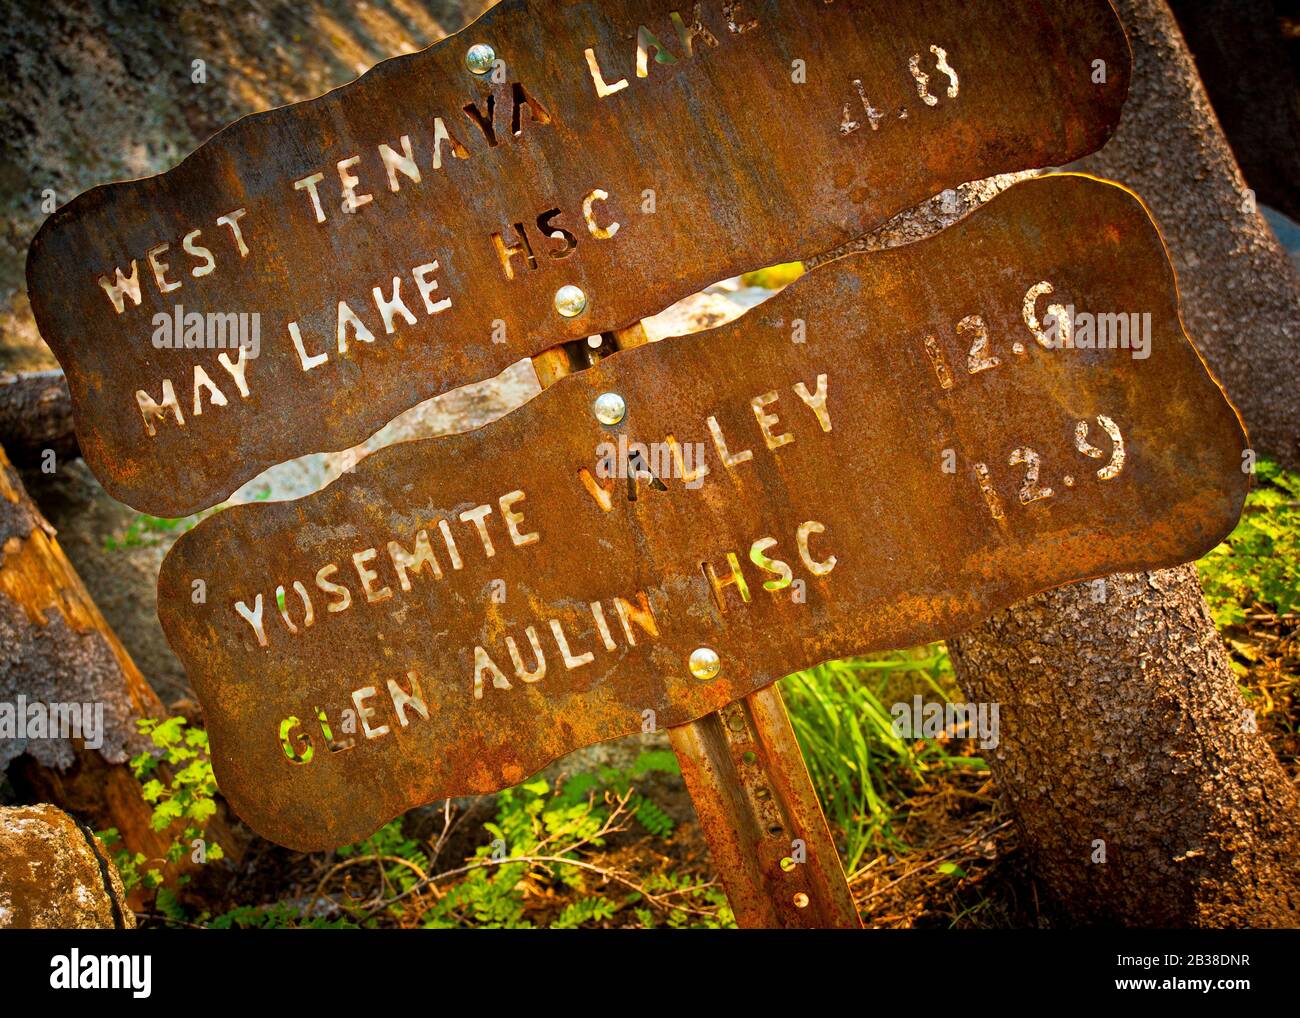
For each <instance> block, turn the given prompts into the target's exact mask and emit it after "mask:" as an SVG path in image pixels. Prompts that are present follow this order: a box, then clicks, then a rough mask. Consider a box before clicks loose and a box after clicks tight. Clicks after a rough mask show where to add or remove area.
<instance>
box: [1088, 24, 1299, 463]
mask: <svg viewBox="0 0 1300 1018" xmlns="http://www.w3.org/2000/svg"><path fill="white" fill-rule="evenodd" d="M1113 2H1114V4H1115V9H1116V10H1117V11H1118V12H1119V15H1120V18H1121V20H1122V21H1123V22H1124V27H1125V28H1126V29H1127V30H1128V35H1129V41H1130V43H1131V44H1132V47H1133V83H1132V88H1131V91H1130V92H1129V98H1128V102H1127V103H1126V104H1125V107H1124V115H1123V117H1122V118H1121V120H1120V124H1119V129H1118V130H1117V131H1116V133H1115V136H1114V137H1113V138H1112V139H1111V140H1110V141H1109V142H1108V143H1107V144H1106V146H1105V147H1104V148H1103V149H1102V150H1101V151H1100V152H1097V153H1095V154H1094V155H1091V156H1088V157H1087V158H1085V159H1083V160H1081V161H1080V162H1079V163H1077V164H1076V166H1075V168H1077V169H1081V170H1086V171H1087V172H1089V173H1094V174H1096V175H1097V176H1100V177H1107V178H1110V179H1112V180H1117V181H1119V182H1120V183H1122V184H1124V185H1126V186H1127V187H1130V188H1132V189H1133V190H1134V191H1136V192H1137V193H1138V194H1139V195H1140V196H1141V197H1142V200H1143V201H1145V202H1146V203H1147V205H1148V207H1149V208H1150V210H1151V213H1152V215H1153V216H1154V218H1155V220H1156V222H1157V223H1158V224H1159V226H1160V231H1161V233H1162V234H1163V235H1164V238H1165V244H1166V245H1168V247H1169V253H1170V255H1171V256H1172V258H1173V262H1174V268H1175V269H1176V270H1177V272H1178V285H1179V290H1180V291H1181V294H1182V310H1183V320H1184V322H1185V323H1186V324H1187V331H1188V333H1189V334H1190V335H1191V337H1192V340H1193V342H1195V343H1196V346H1197V349H1199V350H1200V352H1201V355H1202V356H1203V357H1204V358H1205V360H1206V362H1207V363H1208V364H1209V365H1210V367H1211V368H1212V369H1213V370H1214V373H1215V375H1216V376H1217V377H1218V379H1219V381H1220V382H1221V383H1222V384H1223V387H1224V389H1226V390H1227V393H1228V395H1229V396H1230V397H1231V398H1232V401H1233V403H1234V404H1235V405H1236V407H1237V409H1238V410H1240V411H1241V416H1242V418H1243V420H1244V421H1245V422H1246V426H1247V428H1248V429H1249V432H1250V437H1251V443H1252V446H1253V447H1254V448H1255V449H1257V450H1259V451H1260V452H1262V453H1264V454H1266V455H1269V456H1271V457H1273V458H1275V459H1277V460H1279V461H1280V462H1282V463H1283V464H1285V465H1287V466H1289V467H1291V468H1292V469H1296V468H1300V358H1297V356H1296V350H1297V347H1298V346H1300V277H1298V276H1297V273H1296V268H1295V265H1294V263H1293V262H1292V261H1291V259H1290V258H1289V257H1287V254H1286V252H1285V251H1284V250H1283V249H1282V247H1281V245H1280V244H1278V242H1277V238H1276V237H1275V236H1274V235H1273V231H1272V230H1271V229H1270V228H1269V226H1268V223H1267V222H1266V221H1265V220H1264V217H1263V216H1262V215H1260V214H1259V213H1258V212H1257V211H1255V210H1254V209H1253V207H1251V206H1250V204H1249V202H1248V200H1247V185H1246V181H1245V180H1244V179H1243V177H1242V175H1241V170H1240V169H1239V168H1238V166H1237V163H1236V160H1235V159H1234V158H1233V154H1232V149H1231V148H1230V147H1229V146H1228V142H1227V140H1226V139H1225V138H1224V136H1223V132H1222V131H1221V130H1220V128H1219V123H1218V121H1217V120H1216V119H1215V116H1214V111H1213V109H1212V108H1211V107H1210V102H1209V99H1208V98H1207V97H1206V94H1205V89H1204V87H1203V86H1202V85H1201V80H1200V78H1199V77H1198V76H1197V73H1196V64H1195V63H1194V62H1193V60H1192V56H1191V54H1190V53H1189V52H1188V51H1187V47H1186V46H1185V45H1184V43H1183V38H1182V35H1181V34H1180V33H1179V30H1178V24H1177V22H1176V21H1175V20H1174V17H1173V14H1172V13H1171V12H1170V10H1169V7H1168V6H1167V5H1166V4H1165V2H1164V0H1113ZM1292 101H1294V97H1293V98H1292ZM1291 186H1292V187H1293V188H1294V187H1296V181H1294V180H1293V181H1292V182H1291ZM1107 310H1116V311H1119V310H1130V309H1120V308H1115V309H1107ZM1132 310H1136V309H1132Z"/></svg>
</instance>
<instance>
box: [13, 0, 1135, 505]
mask: <svg viewBox="0 0 1300 1018" xmlns="http://www.w3.org/2000/svg"><path fill="white" fill-rule="evenodd" d="M1129 60H1130V58H1129V50H1128V44H1127V40H1126V39H1125V37H1124V34H1123V30H1122V29H1121V27H1120V24H1119V22H1118V20H1117V18H1116V17H1115V14H1114V12H1113V10H1112V9H1111V7H1110V4H1109V3H1108V2H1106V0H1040V2H1037V3H1034V4H1025V3H1023V2H1021V0H982V2H981V3H979V4H932V5H924V6H922V5H915V4H899V3H897V2H895V0H836V2H834V3H824V2H820V0H804V2H794V3H792V2H788V0H786V2H778V0H743V2H735V0H725V2H724V0H703V2H694V3H686V2H681V0H639V2H632V0H603V2H600V3H589V2H577V0H505V2H503V3H500V4H498V5H497V6H495V7H494V8H492V9H491V10H490V11H488V12H487V13H486V14H485V15H484V16H483V17H482V18H481V19H480V20H479V21H477V22H476V23H475V24H474V25H472V26H471V27H470V28H469V29H467V30H466V31H465V32H462V33H460V34H459V35H457V36H455V37H453V38H450V39H447V40H444V41H443V42H441V43H439V44H437V45H435V46H432V47H430V48H429V49H427V50H424V51H422V52H419V53H413V54H409V55H405V56H401V57H396V58H394V59H391V60H388V61H385V62H383V63H381V64H378V65H377V66H375V67H374V68H372V69H371V70H370V71H369V72H367V73H366V74H365V75H363V76H362V77H361V78H359V79H358V80H357V81H355V82H353V83H351V84H349V85H347V86H344V87H342V88H339V89H336V90H334V91H332V92H330V93H328V94H327V95H324V96H321V97H319V98H317V99H314V100H311V101H309V102H304V103H299V104H296V105H293V106H288V107H285V108H282V109H277V110H271V111H269V112H265V113H261V114H257V115H254V116H250V117H246V118H244V119H243V120H240V121H239V122H237V123H235V124H233V125H231V126H230V127H228V128H227V129H226V130H224V131H222V132H221V133H219V134H218V135H216V136H215V137H214V138H212V139H211V140H210V141H208V142H207V143H206V144H205V145H203V146H202V147H201V148H199V149H198V150H197V151H196V152H194V153H193V154H192V155H190V156H189V157H188V158H187V159H185V160H184V161H183V162H182V163H181V164H180V165H178V166H177V167H175V168H174V169H172V170H170V171H168V172H167V173H163V174H161V175H159V176H155V177H150V178H147V179H143V180H136V181H129V182H123V183H115V184H110V185H107V186H103V187H98V188H95V189H93V190H91V191H89V192H87V193H86V194H83V195H81V196H80V197H78V198H76V199H74V200H73V201H72V202H70V203H69V204H68V205H67V206H65V207H63V208H61V209H59V210H58V211H57V212H55V213H54V214H53V215H52V216H51V217H50V218H49V220H48V221H47V222H46V223H45V224H44V226H43V228H42V229H41V231H40V232H39V234H38V235H37V237H36V239H35V240H34V242H33V244H32V248H31V252H30V255H29V258H28V265H27V279H28V290H29V293H30V297H31V302H32V308H33V311H34V314H35V316H36V320H37V323H38V325H39V327H40V330H41V333H42V335H43V336H44V338H45V339H46V341H47V342H48V343H49V345H50V347H51V348H52V349H53V351H54V352H55V354H56V355H57V356H58V358H59V361H60V363H61V364H62V365H63V367H64V369H65V371H66V373H67V377H68V383H69V387H70V390H71V395H72V400H73V405H74V410H75V414H76V419H77V422H78V425H79V427H78V434H79V438H80V443H81V449H82V451H83V453H84V455H85V459H86V462H87V463H88V464H89V465H90V466H91V468H92V469H93V470H94V471H95V473H96V475H97V476H98V477H99V478H100V479H101V480H102V481H103V483H104V485H105V487H106V488H107V489H108V491H109V492H110V493H111V494H113V495H114V496H115V497H116V498H119V499H121V500H122V501H124V502H126V503H128V504H130V505H132V506H134V507H135V508H137V509H140V510H142V511H145V512H149V513H152V514H155V515H162V516H177V515H183V514H186V513H190V512H193V511H196V510H199V509H203V508H207V507H209V506H212V505H215V504H216V503H218V502H220V501H221V500H222V499H223V498H224V497H226V496H227V495H229V494H230V493H231V492H232V491H234V490H235V489H236V488H237V487H238V486H239V485H240V484H241V483H242V482H244V481H246V480H249V479H250V478H252V477H254V476H255V475H256V474H258V473H259V472H261V471H262V470H263V469H264V468H266V467H268V466H271V465H273V464H275V463H279V462H283V461H285V460H288V459H292V458H294V457H296V456H299V455H302V454H304V453H310V452H320V451H327V450H341V449H346V448H351V447H353V446H355V445H357V444H359V443H361V442H363V441H364V440H365V439H366V438H368V437H369V436H370V435H371V434H372V433H374V432H375V431H377V430H378V429H380V428H381V427H383V426H384V425H385V424H387V423H388V421H389V420H391V419H392V418H394V417H395V416H397V415H398V414H399V413H401V412H402V411H404V410H406V409H408V408H410V407H411V406H413V405H415V404H416V403H418V402H420V401H422V400H424V399H427V398H429V397H431V396H434V395H437V394H438V393H440V392H444V391H447V390H449V389H452V388H454V387H456V386H459V385H463V384H465V383H468V382H472V381H476V380H481V379H485V378H489V377H492V376H494V375H496V374H498V373H499V372H501V371H503V370H504V369H505V368H507V367H508V366H510V365H511V364H513V363H515V362H517V361H518V360H520V359H521V358H523V357H529V356H535V355H537V354H539V353H541V352H542V351H544V350H546V349H549V348H552V347H554V346H556V345H557V344H558V343H560V342H563V341H565V340H575V339H581V338H585V337H586V336H589V335H593V334H598V333H604V332H610V331H613V330H617V329H620V328H626V327H628V326H630V324H631V323H633V322H635V321H636V320H638V319H640V318H642V317H644V316H646V315H648V314H653V313H657V312H659V311H661V310H662V309H663V308H665V307H667V306H669V305H670V304H672V303H673V302H675V301H676V300H679V299H681V298H683V297H685V296H688V295H689V294H691V293H694V292H696V291H698V290H700V289H702V288H703V287H704V286H707V285H709V284H711V283H713V282H715V281H716V280H718V279H721V278H725V277H727V276H730V275H734V274H736V273H738V272H741V271H745V270H749V269H754V268H759V267H762V266H764V265H770V264H772V263H775V262H779V261H785V260H788V259H789V258H791V257H792V256H802V257H809V256H812V255H814V254H817V253H820V252H822V251H825V250H829V249H831V248H833V247H836V246H838V245H839V244H841V243H843V242H846V241H849V240H851V239H853V238H855V237H857V236H859V235H860V234H862V233H863V232H865V231H867V230H869V229H871V228H873V227H875V226H877V225H879V224H880V223H882V222H883V221H885V220H886V219H887V218H889V217H890V216H892V215H894V214H896V213H898V212H900V211H902V210H904V209H906V208H909V207H911V206H912V205H915V204H916V203H918V202H920V201H922V200H924V199H926V198H928V197H930V196H931V195H933V194H936V193H938V192H939V191H941V190H943V189H944V188H948V187H954V186H956V185H958V184H960V183H963V182H965V181H968V180H974V179H978V178H982V177H986V176H989V175H991V174H994V173H1000V172H1004V171H1010V170H1019V169H1025V168H1029V167H1040V166H1059V165H1063V164H1065V163H1068V162H1070V161H1071V160H1073V159H1076V158H1079V157H1081V156H1083V155H1085V154H1087V153H1089V152H1091V151H1094V150H1095V149H1097V148H1098V147H1099V146H1100V145H1101V144H1102V143H1103V142H1104V141H1105V140H1106V138H1107V137H1108V136H1109V135H1110V133H1111V131H1112V130H1113V129H1114V127H1115V125H1116V123H1117V122H1118V119H1119V113H1120V109H1121V106H1122V104H1123V100H1124V97H1125V94H1126V92H1127V88H1128V79H1129ZM1098 61H1100V62H1101V63H1102V64H1103V65H1104V66H1105V67H1106V68H1107V73H1106V74H1105V75H1104V76H1103V77H1104V80H1100V79H1098V80H1094V79H1096V78H1097V76H1096V74H1095V71H1094V67H1095V66H1096V64H1097V62H1098ZM792 63H797V64H799V65H801V66H802V69H803V70H802V72H801V73H795V72H794V71H793V70H792ZM252 315H257V316H259V317H258V318H257V319H256V321H257V323H258V334H259V336H260V341H259V344H258V348H257V349H256V351H255V353H256V355H255V356H254V351H251V350H249V349H247V348H246V347H244V346H239V344H238V343H236V342H235V341H234V339H233V336H232V335H231V334H232V333H233V332H234V330H235V326H236V324H237V322H240V321H243V320H244V318H250V320H251V316H252ZM241 316H243V317H242V318H241ZM169 321H171V322H177V323H179V324H180V325H181V327H180V328H177V329H173V328H171V327H170V326H168V325H167V323H168V322H169ZM191 323H193V324H192V325H191Z"/></svg>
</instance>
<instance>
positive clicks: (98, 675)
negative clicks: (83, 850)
mask: <svg viewBox="0 0 1300 1018" xmlns="http://www.w3.org/2000/svg"><path fill="white" fill-rule="evenodd" d="M20 696H21V697H24V698H25V701H26V703H27V704H29V705H30V704H32V703H41V704H49V703H51V702H54V703H82V704H84V703H89V704H92V705H102V706H103V730H102V732H101V733H100V735H101V737H102V744H101V745H100V746H98V748H91V747H89V746H87V745H86V744H85V740H84V739H77V738H52V737H48V736H49V734H50V733H48V732H47V737H43V738H35V739H28V738H26V737H25V736H26V734H27V731H26V728H25V727H24V730H23V732H22V733H20V734H18V735H17V737H10V736H8V735H6V736H4V737H0V769H4V768H7V769H8V777H9V779H10V781H11V783H12V784H13V787H14V789H15V791H16V792H17V793H18V794H19V795H20V796H21V797H22V798H23V799H25V800H27V801H29V802H46V803H53V804H55V805H57V806H59V807H61V808H62V809H65V810H67V811H68V812H70V813H73V814H75V815H76V816H77V817H78V818H79V819H80V820H82V821H84V822H86V823H88V824H90V825H91V826H93V827H94V828H96V829H101V830H102V829H104V828H108V827H116V828H117V829H118V832H119V833H120V835H121V839H122V844H123V845H124V846H125V847H126V848H128V849H129V850H130V851H131V852H133V853H134V852H143V853H144V854H145V856H146V857H148V858H149V859H152V860H157V859H161V858H163V857H164V856H165V855H166V852H167V849H168V847H169V846H170V844H171V839H172V833H171V832H166V833H160V832H158V831H155V830H154V829H153V826H152V822H151V821H152V815H153V809H152V807H151V806H150V805H149V804H148V803H147V802H145V801H144V799H143V798H142V797H141V794H140V785H139V783H138V782H137V781H136V779H135V777H134V775H132V774H131V771H130V767H129V766H128V758H129V757H130V756H131V755H132V754H133V753H137V752H139V751H140V750H142V749H145V748H147V747H148V743H145V742H142V741H141V739H140V736H139V735H138V734H137V733H136V732H135V730H134V725H133V722H134V719H135V718H137V717H154V718H162V717H165V716H166V714H167V712H166V710H165V709H164V708H163V705H162V704H161V703H160V702H159V700H158V697H157V696H156V695H155V693H154V691H153V689H152V688H150V686H149V684H148V683H147V682H146V681H145V679H144V676H143V675H141V674H140V670H139V669H138V668H136V666H135V663H134V662H133V661H132V660H131V657H130V655H129V654H128V653H127V651H126V649H125V648H124V647H123V646H122V644H121V642H120V641H119V640H118V638H117V636H116V635H115V634H114V633H113V631H112V629H110V628H109V626H108V623H107V622H105V621H104V617H103V615H101V614H100V611H99V609H98V608H97V607H96V606H95V603H94V601H92V600H91V597H90V595H89V594H88V593H87V592H86V588H85V586H84V585H83V584H82V582H81V578H80V577H79V576H78V575H77V573H76V571H75V570H74V569H73V568H72V566H71V564H70V563H69V562H68V560H67V558H66V557H65V556H64V554H63V550H62V549H61V548H60V547H59V543H58V541H57V540H55V536H54V529H53V528H52V527H51V526H50V525H49V523H47V522H46V520H45V519H44V517H42V515H41V513H40V511H39V510H38V509H37V507H36V505H35V503H33V502H32V500H31V499H30V498H29V497H28V495H27V492H26V491H25V490H24V488H23V485H22V482H21V480H20V479H19V477H18V472H17V471H16V470H15V469H14V468H13V466H12V465H11V464H10V463H9V461H8V459H7V458H6V456H5V454H4V450H3V448H0V703H5V704H14V705H16V704H18V703H19V702H20V701H19V699H18V698H19V697H20ZM208 834H209V837H214V838H216V840H217V841H219V842H220V843H221V845H222V848H223V849H225V850H226V853H227V855H231V856H235V857H237V856H238V855H239V853H240V851H241V850H242V839H239V838H236V837H234V836H233V834H232V833H231V831H230V829H229V827H228V826H227V825H226V824H225V822H224V819H223V818H222V817H221V816H217V817H213V818H212V821H211V822H210V823H209V826H208Z"/></svg>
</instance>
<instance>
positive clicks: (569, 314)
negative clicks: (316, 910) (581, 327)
mask: <svg viewBox="0 0 1300 1018" xmlns="http://www.w3.org/2000/svg"><path fill="white" fill-rule="evenodd" d="M555 310H556V311H558V312H559V313H560V314H562V315H563V316H564V317H565V318H577V317H578V315H580V314H582V313H583V312H584V311H586V310H587V295H586V294H585V293H583V292H582V290H581V289H579V288H578V287H576V286H572V285H570V286H562V287H560V288H559V289H558V290H556V291H555Z"/></svg>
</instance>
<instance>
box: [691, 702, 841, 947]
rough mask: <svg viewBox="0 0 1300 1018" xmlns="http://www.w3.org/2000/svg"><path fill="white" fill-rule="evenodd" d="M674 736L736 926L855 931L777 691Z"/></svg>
mask: <svg viewBox="0 0 1300 1018" xmlns="http://www.w3.org/2000/svg"><path fill="white" fill-rule="evenodd" d="M668 735H669V738H670V739H671V740H672V746H673V750H674V751H675V752H676V753H677V759H678V761H679V762H680V763H681V767H682V777H683V779H685V781H686V788H687V790H688V791H689V792H690V793H691V801H692V802H693V803H694V804H695V813H696V816H698V817H699V820H700V826H701V827H702V828H703V829H704V832H705V834H706V835H707V836H708V840H709V851H710V852H711V853H712V854H713V864H714V867H715V868H716V869H717V871H718V875H719V876H720V877H721V878H722V884H723V887H725V888H726V891H727V900H728V901H729V902H730V903H731V910H732V912H733V913H735V916H736V922H737V924H738V925H740V926H742V927H747V928H756V929H774V928H780V929H859V928H860V927H861V926H862V921H861V919H859V917H858V910H857V906H856V905H854V904H853V895H852V893H851V892H850V891H849V884H848V881H847V880H846V879H845V877H844V867H843V865H842V864H841V862H840V857H839V852H838V851H837V850H836V848H835V841H834V839H833V838H832V837H831V832H830V829H829V828H828V827H827V826H826V817H825V816H824V815H823V814H822V807H821V803H819V802H818V801H817V793H816V790H815V789H814V788H813V785H812V779H811V778H809V776H808V767H807V765H806V764H805V763H804V760H803V754H802V753H801V752H800V751H799V743H798V742H797V741H796V740H795V735H794V730H793V729H792V728H791V727H790V719H789V717H788V716H787V715H786V712H785V704H784V703H783V702H782V700H781V692H780V690H779V689H777V687H776V686H767V687H766V688H764V689H760V690H759V691H758V692H756V693H750V694H749V696H747V697H745V698H744V699H742V700H739V701H737V702H736V703H733V704H729V705H728V706H726V707H724V708H722V710H720V711H718V712H717V713H714V714H709V715H706V716H705V717H703V718H700V719H699V720H697V721H692V722H689V723H688V724H685V725H679V726H678V727H676V728H670V729H669V730H668Z"/></svg>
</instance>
